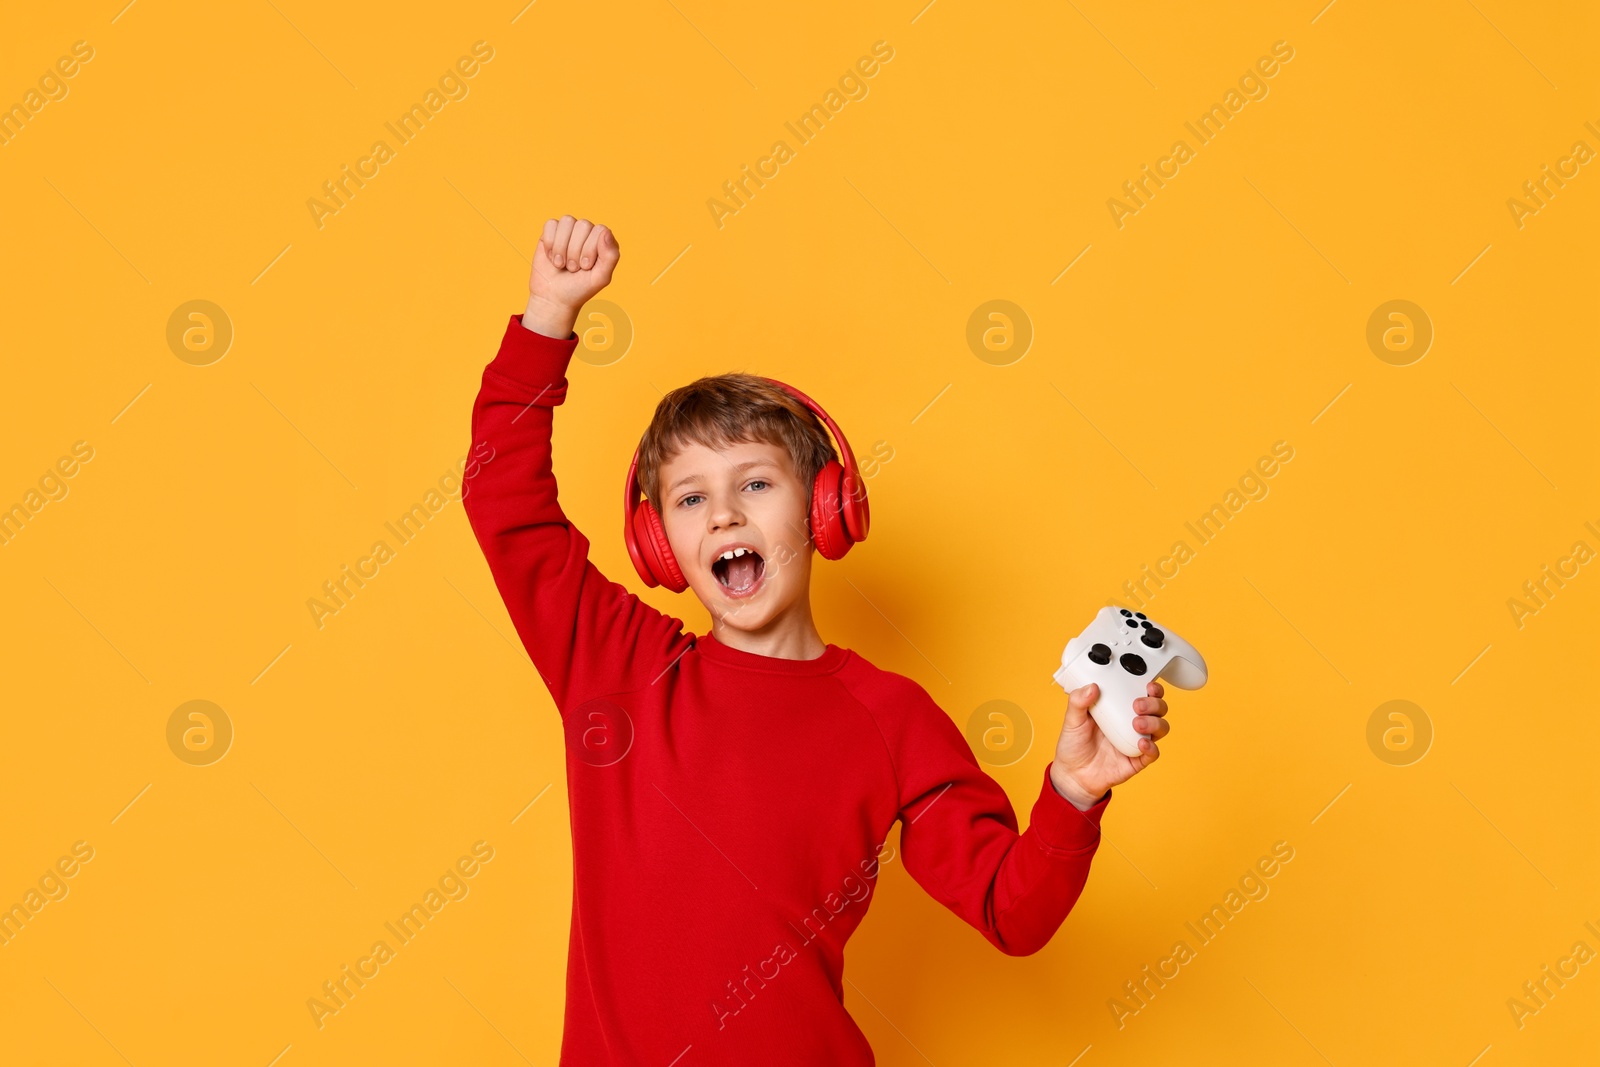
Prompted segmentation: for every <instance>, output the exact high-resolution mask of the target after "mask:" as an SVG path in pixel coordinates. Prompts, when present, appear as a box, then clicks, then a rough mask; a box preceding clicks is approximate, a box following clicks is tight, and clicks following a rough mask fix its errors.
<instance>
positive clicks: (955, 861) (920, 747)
mask: <svg viewBox="0 0 1600 1067" xmlns="http://www.w3.org/2000/svg"><path fill="white" fill-rule="evenodd" d="M906 681H907V683H908V684H909V687H910V692H909V694H908V696H907V700H908V701H909V703H910V704H911V707H909V708H903V709H897V710H898V711H899V713H900V715H901V716H903V719H902V721H903V726H902V727H901V729H900V730H899V732H898V737H897V738H896V739H895V740H894V741H893V742H891V749H893V750H894V751H893V753H892V755H893V758H894V759H895V773H896V778H897V781H898V784H899V790H900V813H899V817H900V820H901V830H900V850H901V854H902V859H903V861H904V863H905V865H906V870H907V871H908V872H910V874H911V876H912V877H913V878H915V879H916V880H917V883H918V884H919V885H921V886H922V887H923V888H924V889H926V890H927V891H928V894H929V895H930V896H932V897H933V898H934V899H935V900H937V901H939V902H940V903H941V904H943V905H944V906H945V907H947V908H949V909H950V910H951V911H953V912H955V913H956V915H958V916H960V917H961V918H962V919H963V920H965V921H966V922H967V923H969V924H970V925H971V926H973V927H974V928H975V929H976V930H977V931H978V932H979V933H981V934H982V935H983V936H984V937H985V938H987V939H988V940H989V942H990V943H991V944H993V945H994V946H995V947H996V948H998V949H999V950H1000V951H1001V952H1004V953H1005V954H1006V955H1008V956H1027V955H1031V954H1033V953H1035V952H1037V951H1039V950H1040V949H1041V948H1043V947H1044V946H1045V945H1046V944H1047V943H1048V942H1049V940H1050V938H1051V937H1053V936H1054V935H1055V932H1056V930H1057V929H1059V928H1060V926H1061V924H1062V922H1063V921H1065V920H1066V917H1067V913H1068V912H1070V911H1071V910H1072V906H1073V905H1074V904H1075V903H1077V900H1078V894H1079V893H1081V892H1082V891H1083V885H1084V882H1085V880H1086V879H1087V878H1088V877H1089V862H1090V860H1092V859H1093V858H1094V853H1095V850H1096V848H1098V847H1099V844H1100V817H1101V816H1102V815H1103V814H1104V812H1105V809H1106V805H1107V804H1109V803H1110V802H1111V793H1110V792H1109V791H1108V792H1107V793H1106V795H1105V796H1103V797H1101V798H1100V800H1099V802H1098V803H1096V804H1095V805H1094V806H1093V807H1092V808H1090V809H1089V810H1088V811H1079V810H1078V809H1077V808H1075V807H1073V805H1072V803H1071V802H1070V801H1068V800H1067V799H1066V798H1065V797H1063V796H1062V795H1061V794H1060V793H1057V792H1056V790H1055V786H1053V785H1052V784H1051V782H1050V767H1049V764H1048V763H1047V764H1046V765H1045V767H1044V771H1043V774H1042V779H1043V782H1042V788H1041V789H1040V791H1039V795H1038V799H1037V800H1035V801H1034V804H1033V812H1032V816H1031V818H1030V821H1029V824H1028V829H1027V830H1026V831H1025V832H1023V833H1020V834H1019V833H1018V832H1017V816H1016V813H1015V811H1014V810H1013V809H1012V806H1011V800H1010V798H1009V797H1008V796H1007V795H1006V792H1005V790H1004V789H1002V788H1001V787H1000V784H999V783H998V782H996V781H995V780H994V779H993V778H991V777H989V775H988V774H987V773H985V772H984V770H983V769H982V768H981V767H980V766H979V765H978V761H977V759H976V757H974V756H973V754H972V748H971V746H970V745H968V743H967V740H966V738H965V737H964V736H962V733H961V731H960V730H959V729H958V728H957V727H956V725H955V723H954V722H952V721H951V720H950V717H949V716H948V715H946V714H945V713H944V711H943V710H942V709H941V708H940V707H939V706H938V705H937V704H936V703H935V702H934V700H933V698H932V697H930V696H929V695H928V693H927V691H926V690H924V689H923V688H922V687H921V686H919V685H917V684H916V683H915V682H911V681H910V680H909V679H907V680H906Z"/></svg>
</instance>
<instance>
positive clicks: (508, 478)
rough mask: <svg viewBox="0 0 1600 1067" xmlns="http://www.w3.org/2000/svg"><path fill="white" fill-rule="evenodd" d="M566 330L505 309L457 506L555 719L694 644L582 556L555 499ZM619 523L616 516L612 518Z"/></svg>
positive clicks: (641, 678) (570, 341) (568, 347)
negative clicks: (543, 326) (555, 437)
mask: <svg viewBox="0 0 1600 1067" xmlns="http://www.w3.org/2000/svg"><path fill="white" fill-rule="evenodd" d="M577 345H578V339H577V335H576V334H571V335H569V336H568V337H566V338H564V339H561V340H557V339H555V338H553V337H546V336H544V335H543V334H539V333H535V332H534V331H532V330H529V329H527V328H526V327H524V326H523V325H522V322H521V316H519V315H512V316H511V319H510V321H509V322H508V323H507V325H506V331H505V335H504V337H502V339H501V341H500V350H499V352H498V353H497V354H496V355H495V357H494V359H493V360H492V361H491V362H490V363H489V365H488V366H487V367H485V368H484V371H483V382H482V385H481V386H480V388H479V390H478V397H477V400H476V401H475V402H474V403H473V407H472V455H473V457H474V460H475V461H476V463H475V467H472V468H468V471H467V476H466V478H465V480H464V481H463V483H462V498H461V499H462V505H463V507H464V508H465V510H466V513H467V519H468V521H469V522H470V523H471V524H472V531H473V534H474V535H475V536H476V537H477V539H478V544H479V546H480V547H481V548H482V549H483V554H484V557H485V558H486V559H487V560H488V563H489V571H490V573H491V574H492V575H493V576H494V581H495V585H496V587H497V588H498V589H499V590H500V597H501V599H502V600H504V601H505V605H506V610H507V612H509V613H510V615H511V621H512V624H513V625H514V626H515V627H516V630H517V634H518V636H519V637H521V639H522V643H523V646H524V647H525V648H526V649H527V650H528V655H529V656H530V657H531V658H532V660H533V664H534V667H535V668H537V669H538V671H539V676H540V677H541V678H543V679H544V683H545V685H546V686H548V687H549V690H550V695H551V697H552V698H554V700H555V704H556V708H557V709H558V711H559V712H560V714H561V716H562V718H563V719H565V718H566V716H567V713H568V712H569V711H570V710H571V709H572V708H573V707H575V706H577V705H580V704H582V703H583V702H585V701H586V700H589V699H591V698H593V697H595V696H599V695H602V694H606V693H617V692H625V691H627V690H630V689H636V688H642V687H643V686H646V685H649V684H650V683H651V682H652V681H653V680H654V679H655V678H656V677H657V676H659V674H660V673H661V672H662V671H664V670H665V669H666V668H667V667H669V666H670V665H671V664H672V663H673V662H674V661H675V660H676V659H677V657H678V656H679V655H681V654H682V653H683V651H684V650H685V649H687V648H688V647H689V646H691V645H692V644H693V642H694V638H693V636H692V635H686V634H685V633H684V632H683V623H682V622H681V621H680V620H678V619H675V618H671V617H669V616H667V615H664V614H663V613H661V612H659V611H657V610H656V609H655V608H653V607H651V606H649V605H648V604H646V603H645V602H644V601H642V600H640V599H639V597H638V596H636V595H634V594H633V593H630V592H629V591H628V590H627V589H625V588H623V587H622V586H621V585H619V584H617V583H616V582H612V581H608V580H607V579H606V578H605V577H604V576H603V575H602V574H601V573H600V571H599V570H598V569H597V568H596V567H595V565H594V564H593V563H591V562H590V561H589V541H588V538H586V537H585V536H584V535H583V534H582V533H581V532H579V531H578V529H577V528H576V527H575V526H573V525H572V523H571V521H569V520H568V518H567V516H566V515H565V514H564V513H563V512H562V510H561V505H560V504H559V503H558V502H557V500H556V479H555V474H554V473H553V471H552V466H551V424H552V420H553V417H554V412H555V407H556V405H558V404H560V403H562V402H563V401H564V400H565V399H566V396H567V379H566V370H567V364H568V362H569V361H570V360H571V358H572V353H573V350H574V349H575V348H577ZM619 522H620V519H619Z"/></svg>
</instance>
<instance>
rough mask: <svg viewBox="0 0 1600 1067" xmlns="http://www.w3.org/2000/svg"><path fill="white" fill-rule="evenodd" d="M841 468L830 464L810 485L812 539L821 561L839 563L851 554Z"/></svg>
mask: <svg viewBox="0 0 1600 1067" xmlns="http://www.w3.org/2000/svg"><path fill="white" fill-rule="evenodd" d="M843 483H844V468H843V467H841V466H840V465H839V461H838V460H829V461H828V463H827V465H826V466H824V467H823V468H822V469H821V470H820V471H818V472H817V479H816V481H815V482H813V483H812V485H811V539H812V541H814V542H816V546H817V551H818V552H820V553H822V558H823V559H840V558H842V557H843V556H844V554H845V553H846V552H848V551H850V544H851V541H850V532H849V531H848V530H846V529H845V526H844V517H843V507H844V497H843V495H842V489H843Z"/></svg>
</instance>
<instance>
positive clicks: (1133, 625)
mask: <svg viewBox="0 0 1600 1067" xmlns="http://www.w3.org/2000/svg"><path fill="white" fill-rule="evenodd" d="M1124 621H1126V622H1127V624H1128V625H1129V626H1132V627H1133V628H1134V629H1135V630H1137V629H1138V628H1139V624H1138V623H1136V622H1134V621H1133V620H1132V619H1127V620H1124Z"/></svg>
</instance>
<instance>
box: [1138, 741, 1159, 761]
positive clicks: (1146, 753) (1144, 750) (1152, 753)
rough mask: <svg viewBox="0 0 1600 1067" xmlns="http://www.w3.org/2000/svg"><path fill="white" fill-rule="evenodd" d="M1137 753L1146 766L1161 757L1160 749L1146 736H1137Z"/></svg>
mask: <svg viewBox="0 0 1600 1067" xmlns="http://www.w3.org/2000/svg"><path fill="white" fill-rule="evenodd" d="M1139 754H1140V755H1141V756H1142V757H1143V759H1144V765H1145V766H1146V767H1148V766H1149V765H1150V764H1152V763H1154V762H1155V761H1156V760H1158V759H1160V758H1161V749H1160V748H1159V747H1157V746H1156V743H1155V742H1154V741H1152V740H1150V739H1149V738H1148V737H1141V738H1139Z"/></svg>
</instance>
